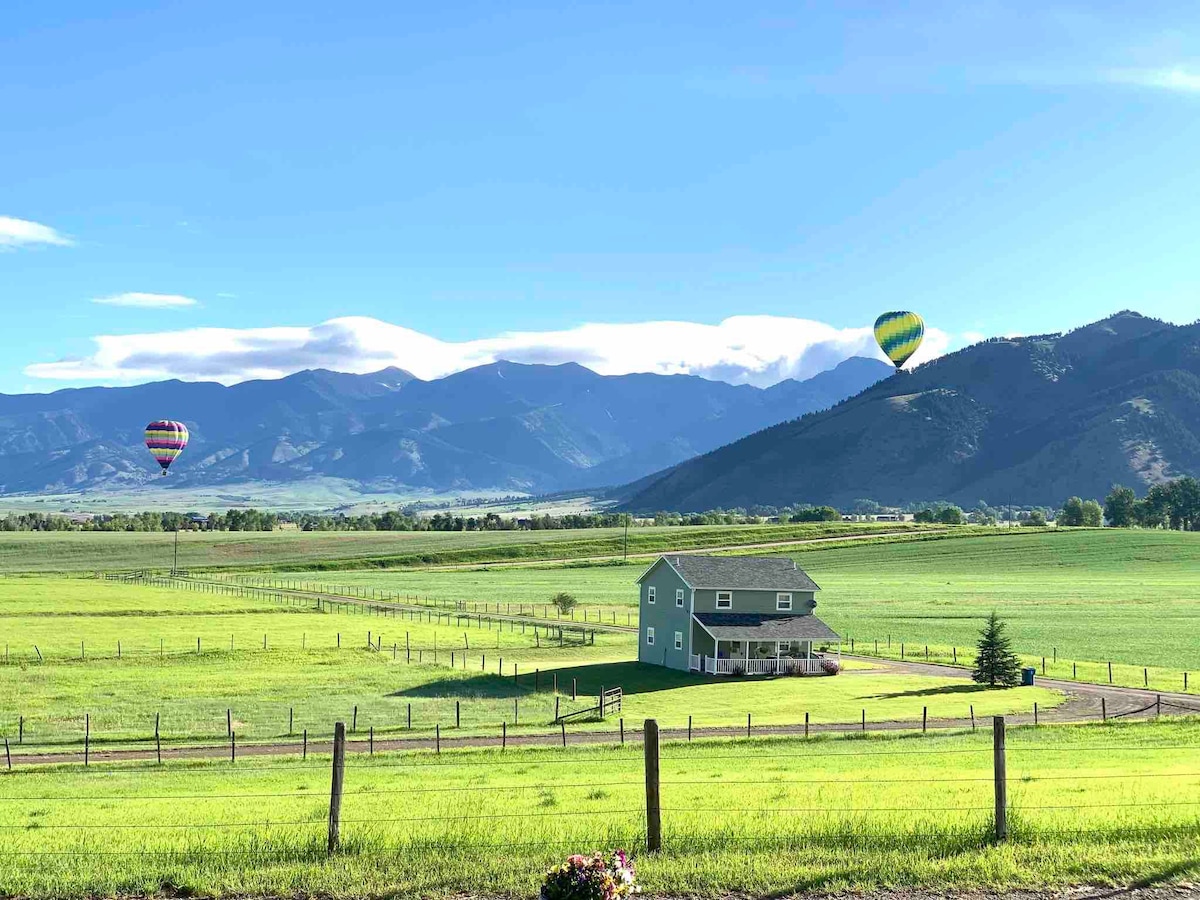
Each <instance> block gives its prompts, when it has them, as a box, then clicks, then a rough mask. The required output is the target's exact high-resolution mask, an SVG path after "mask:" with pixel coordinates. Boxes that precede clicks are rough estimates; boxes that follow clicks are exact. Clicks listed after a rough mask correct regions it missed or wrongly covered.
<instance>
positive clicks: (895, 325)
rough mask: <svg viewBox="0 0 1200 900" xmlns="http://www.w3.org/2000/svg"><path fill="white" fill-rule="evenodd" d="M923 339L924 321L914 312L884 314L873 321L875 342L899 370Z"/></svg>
mask: <svg viewBox="0 0 1200 900" xmlns="http://www.w3.org/2000/svg"><path fill="white" fill-rule="evenodd" d="M923 337H925V320H924V319H922V318H921V317H920V316H919V315H917V314H916V313H915V312H885V313H884V314H883V315H882V316H880V317H879V318H878V319H876V320H875V340H876V341H878V342H879V347H880V349H881V350H883V352H884V353H886V354H887V358H888V359H890V360H891V361H892V364H893V365H894V366H895V367H896V368H897V369H899V368H900V367H901V366H903V365H904V364H905V363H906V362H908V358H909V357H910V356H912V355H913V354H914V353H916V352H917V348H918V347H920V346H921V339H922V338H923Z"/></svg>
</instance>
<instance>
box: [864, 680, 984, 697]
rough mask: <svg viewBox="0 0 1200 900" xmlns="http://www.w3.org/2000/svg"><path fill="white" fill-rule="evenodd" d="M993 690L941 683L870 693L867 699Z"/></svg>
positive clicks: (938, 695)
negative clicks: (884, 692)
mask: <svg viewBox="0 0 1200 900" xmlns="http://www.w3.org/2000/svg"><path fill="white" fill-rule="evenodd" d="M990 690H994V688H992V687H991V685H987V684H974V683H971V684H943V685H939V686H938V687H929V688H917V689H914V690H911V691H890V692H888V693H886V694H871V695H870V696H869V697H867V698H866V699H868V700H895V699H897V698H899V697H943V696H946V695H948V694H978V693H982V692H983V691H990Z"/></svg>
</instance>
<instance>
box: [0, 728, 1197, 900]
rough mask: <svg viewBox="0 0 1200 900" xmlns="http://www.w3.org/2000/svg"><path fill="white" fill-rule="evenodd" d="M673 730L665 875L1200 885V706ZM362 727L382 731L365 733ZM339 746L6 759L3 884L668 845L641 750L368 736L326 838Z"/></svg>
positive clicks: (446, 885)
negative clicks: (1002, 788)
mask: <svg viewBox="0 0 1200 900" xmlns="http://www.w3.org/2000/svg"><path fill="white" fill-rule="evenodd" d="M1008 746H1009V749H1008V785H1009V809H1010V837H1009V840H1008V841H1007V842H1005V843H1003V844H1000V845H996V844H994V843H993V841H992V839H991V836H990V829H991V808H992V756H991V735H990V734H988V733H986V732H981V733H978V734H974V735H973V734H971V733H966V734H949V733H947V734H938V735H929V736H924V737H922V736H921V735H919V734H916V735H913V734H907V735H888V736H881V735H877V736H874V737H871V738H868V739H861V738H856V739H848V738H845V737H842V738H814V739H811V740H808V741H806V740H804V739H803V738H791V739H779V738H774V739H754V740H738V741H697V742H694V743H665V744H664V745H663V748H662V763H661V771H662V789H661V790H662V807H663V849H662V851H661V852H660V853H657V854H653V855H647V854H644V853H642V854H639V856H638V858H637V860H636V863H637V867H638V873H639V878H640V880H641V882H642V884H643V885H644V887H645V889H646V891H647V892H648V893H650V894H656V895H663V894H666V895H671V896H680V895H692V896H704V897H718V896H727V895H729V894H731V893H732V894H739V895H745V894H750V895H784V894H791V893H793V892H796V891H823V892H825V891H840V890H846V889H869V888H875V887H905V886H921V887H927V888H934V889H938V888H947V889H948V888H974V887H978V886H980V885H987V886H989V887H1006V886H1029V887H1044V886H1059V885H1064V884H1077V883H1092V884H1129V883H1132V882H1141V883H1147V884H1157V883H1166V884H1171V883H1175V882H1186V881H1195V878H1196V876H1197V874H1198V873H1200V869H1198V867H1200V864H1198V863H1197V859H1200V818H1198V815H1200V725H1198V724H1197V723H1195V722H1181V721H1168V720H1162V721H1159V722H1156V723H1145V724H1137V725H1117V724H1109V725H1104V726H1059V727H1045V726H1043V727H1042V728H1019V729H1010V730H1009V740H1008ZM360 747H361V745H360ZM329 781H330V776H329V758H328V756H317V755H315V754H314V755H311V756H310V757H309V758H308V760H307V761H306V762H301V761H300V760H299V759H298V758H296V757H275V758H271V759H264V758H256V759H250V760H241V761H239V762H237V763H233V764H231V763H228V762H217V761H212V762H194V763H178V762H176V763H167V764H166V765H164V766H161V767H156V766H154V765H153V764H149V763H148V764H126V765H112V764H109V765H104V766H93V767H92V768H90V769H89V770H87V771H85V770H84V769H83V767H82V766H79V765H72V766H59V767H50V768H44V769H21V768H18V769H17V770H15V771H13V772H12V773H4V774H0V783H2V785H3V788H2V789H0V830H2V832H3V834H4V837H5V841H4V843H5V846H4V852H3V853H0V893H2V894H4V895H6V896H11V895H17V896H29V897H39V898H42V897H45V898H50V897H56V898H57V897H85V896H86V897H90V896H97V895H102V896H109V895H138V896H146V895H158V894H163V893H168V894H171V895H202V896H210V895H226V894H228V895H238V896H246V895H253V896H263V895H269V896H285V895H286V896H309V895H321V896H331V897H361V896H382V895H401V894H405V895H407V894H416V895H422V896H445V895H472V896H477V895H480V894H485V895H493V896H511V897H529V896H534V895H535V893H536V889H537V884H538V879H539V877H540V875H541V873H542V872H543V871H544V870H545V868H546V867H548V866H549V865H550V864H552V863H553V862H555V861H557V860H560V859H561V858H562V857H564V856H566V855H567V854H569V853H573V852H580V851H584V852H587V851H590V850H592V849H605V848H610V847H625V848H629V849H631V850H635V851H636V850H638V849H639V848H641V847H642V846H644V840H645V837H644V835H645V831H644V829H645V825H644V812H643V811H644V805H643V803H644V786H643V769H642V760H641V752H640V747H636V746H635V747H618V746H607V747H574V748H569V749H565V750H564V749H557V748H555V749H536V750H534V749H525V750H512V749H511V748H510V749H509V750H508V751H507V752H501V751H499V750H466V751H452V752H443V753H442V754H441V755H438V756H434V755H433V754H431V753H426V752H418V753H408V754H403V755H402V754H382V753H380V754H376V755H375V756H373V757H367V756H365V755H358V754H355V755H353V756H351V757H350V759H349V760H348V764H347V768H346V787H345V790H346V794H345V799H344V801H343V804H342V813H341V815H342V841H343V843H342V850H341V852H340V853H339V854H338V855H336V856H335V857H333V858H329V857H327V856H326V855H325V849H324V842H325V830H326V826H325V819H326V814H327V810H328V791H329Z"/></svg>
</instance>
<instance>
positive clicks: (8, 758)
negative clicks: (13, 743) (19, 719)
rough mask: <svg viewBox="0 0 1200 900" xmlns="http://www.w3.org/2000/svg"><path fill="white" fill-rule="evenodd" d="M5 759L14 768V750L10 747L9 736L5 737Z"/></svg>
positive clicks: (9, 766) (10, 767)
mask: <svg viewBox="0 0 1200 900" xmlns="http://www.w3.org/2000/svg"><path fill="white" fill-rule="evenodd" d="M4 759H5V760H6V761H7V762H8V768H9V769H10V770H11V769H12V751H10V750H9V749H8V738H5V739H4Z"/></svg>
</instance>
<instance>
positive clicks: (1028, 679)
mask: <svg viewBox="0 0 1200 900" xmlns="http://www.w3.org/2000/svg"><path fill="white" fill-rule="evenodd" d="M1036 674H1037V669H1035V668H1034V667H1033V666H1027V667H1026V668H1024V669H1022V670H1021V684H1022V685H1023V686H1024V687H1033V676H1034V675H1036Z"/></svg>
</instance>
